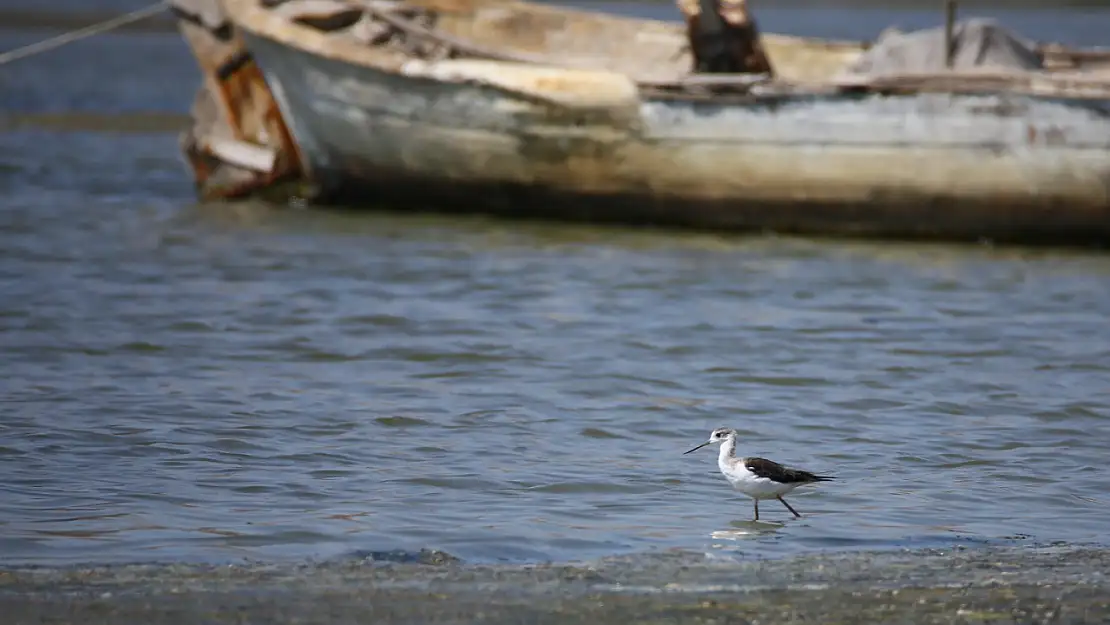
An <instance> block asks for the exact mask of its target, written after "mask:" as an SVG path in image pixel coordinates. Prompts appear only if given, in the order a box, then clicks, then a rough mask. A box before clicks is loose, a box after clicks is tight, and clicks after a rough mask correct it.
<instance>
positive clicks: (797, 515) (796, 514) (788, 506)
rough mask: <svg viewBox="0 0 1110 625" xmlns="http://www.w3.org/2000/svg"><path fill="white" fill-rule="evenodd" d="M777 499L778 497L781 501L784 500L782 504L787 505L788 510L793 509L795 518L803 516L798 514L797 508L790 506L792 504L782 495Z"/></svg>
mask: <svg viewBox="0 0 1110 625" xmlns="http://www.w3.org/2000/svg"><path fill="white" fill-rule="evenodd" d="M777 499H778V500H779V501H781V502H782V505H784V506H786V509H787V510H789V511H791V512H793V513H794V518H801V516H802V515H800V514H798V511H797V510H795V509H794V508H792V507H791V506H790V504H788V503H786V500H785V499H783V498H782V497H778V498H777Z"/></svg>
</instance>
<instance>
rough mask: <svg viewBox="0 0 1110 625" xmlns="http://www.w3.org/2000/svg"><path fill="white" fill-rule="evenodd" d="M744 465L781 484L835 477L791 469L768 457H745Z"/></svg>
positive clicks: (823, 480)
mask: <svg viewBox="0 0 1110 625" xmlns="http://www.w3.org/2000/svg"><path fill="white" fill-rule="evenodd" d="M744 467H745V468H747V469H748V470H749V471H751V472H752V473H754V474H756V475H758V476H759V477H765V478H767V479H769V480H771V481H774V482H778V483H779V484H809V483H811V482H825V481H828V480H831V479H834V478H832V477H830V476H827V475H817V474H815V473H810V472H809V471H802V470H801V469H791V468H790V467H784V466H782V465H781V464H779V463H777V462H775V461H773V460H768V459H766V458H744Z"/></svg>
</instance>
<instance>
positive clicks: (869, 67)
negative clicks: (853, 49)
mask: <svg viewBox="0 0 1110 625" xmlns="http://www.w3.org/2000/svg"><path fill="white" fill-rule="evenodd" d="M952 39H953V42H952V46H953V48H954V49H955V54H954V55H953V63H952V68H953V69H957V70H969V69H988V68H989V69H1000V70H1038V69H1040V68H1041V67H1042V61H1041V57H1040V55H1039V54H1037V51H1036V49H1035V47H1034V45H1033V44H1032V43H1030V42H1028V41H1026V40H1025V39H1023V38H1022V37H1020V36H1018V35H1017V34H1015V33H1013V32H1012V31H1009V30H1007V29H1005V28H1003V27H1002V26H999V25H998V23H997V22H995V21H994V20H990V19H970V20H966V21H962V22H959V23H957V24H956V25H955V27H954V29H953V32H952ZM944 69H945V54H944V27H939V28H929V29H926V30H918V31H913V32H909V33H904V32H901V31H898V30H896V29H888V30H886V31H883V33H882V34H881V35H879V38H878V39H877V40H876V41H875V43H874V45H872V47H871V48H870V49H869V50H867V51H866V52H864V53H863V54H862V55H861V56H860V57H859V59H858V60H856V62H855V63H853V64H852V65H851V66H850V67H848V68H847V70H846V71H847V73H849V74H854V75H860V74H865V75H883V74H896V73H916V72H936V71H941V70H944Z"/></svg>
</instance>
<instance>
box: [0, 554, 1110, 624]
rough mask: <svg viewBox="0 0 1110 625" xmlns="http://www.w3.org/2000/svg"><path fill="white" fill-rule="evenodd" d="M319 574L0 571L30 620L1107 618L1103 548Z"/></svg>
mask: <svg viewBox="0 0 1110 625" xmlns="http://www.w3.org/2000/svg"><path fill="white" fill-rule="evenodd" d="M416 560H417V561H416V562H404V563H397V562H382V561H381V560H380V559H375V558H373V557H369V558H357V559H348V560H343V561H336V562H323V563H313V564H247V565H233V566H228V565H224V566H198V565H177V564H164V565H127V566H111V567H72V568H7V569H3V570H0V614H4V615H5V618H4V622H5V623H8V624H10V625H17V624H20V625H21V624H25V623H84V624H89V625H92V624H107V623H112V624H115V623H120V624H123V623H145V624H149V625H162V624H165V625H169V624H177V623H214V624H222V623H243V622H266V623H301V624H316V623H375V624H378V623H462V622H477V621H481V622H484V623H525V622H528V623H536V622H544V623H572V622H573V623H578V622H590V623H628V622H638V623H663V622H668V623H670V622H678V621H681V622H689V623H824V624H828V625H831V624H835V623H861V622H883V623H983V622H995V621H999V622H1019V623H1105V622H1110V583H1108V580H1107V578H1106V572H1107V571H1110V550H1103V549H1080V548H1069V547H1048V548H1005V549H1002V548H982V549H980V548H975V549H970V548H969V549H955V550H944V551H940V550H928V551H904V552H881V553H854V554H843V555H824V556H807V557H799V558H793V559H788V560H775V561H767V560H763V561H739V562H737V561H722V560H716V559H707V558H706V557H704V556H701V555H698V554H691V553H665V554H655V555H649V556H639V557H627V558H612V559H606V560H602V561H598V562H594V563H590V564H582V565H533V566H508V565H506V566H492V565H467V564H463V563H459V562H457V561H454V560H453V559H452V558H450V557H449V556H447V555H445V554H438V553H434V552H431V553H425V554H422V555H420V556H419V557H418V558H416Z"/></svg>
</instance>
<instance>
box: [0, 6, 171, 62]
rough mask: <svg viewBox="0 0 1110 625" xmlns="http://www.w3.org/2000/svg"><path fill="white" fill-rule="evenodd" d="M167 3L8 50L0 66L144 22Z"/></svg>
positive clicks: (164, 7) (2, 57)
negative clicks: (121, 27)
mask: <svg viewBox="0 0 1110 625" xmlns="http://www.w3.org/2000/svg"><path fill="white" fill-rule="evenodd" d="M169 3H170V0H161V1H160V2H157V3H155V4H152V5H150V6H148V7H144V8H141V9H138V10H136V11H132V12H130V13H124V14H123V15H119V16H117V17H113V18H112V19H110V20H105V21H103V22H97V23H96V24H92V25H89V26H86V27H84V28H80V29H78V30H73V31H70V32H68V33H62V34H61V35H58V36H57V37H51V38H50V39H45V40H43V41H39V42H37V43H32V44H30V45H26V46H23V47H22V48H16V49H15V50H9V51H7V52H4V53H3V54H0V65H4V64H7V63H11V62H12V61H17V60H19V59H22V58H26V57H29V56H34V55H36V54H41V53H43V52H48V51H50V50H53V49H54V48H60V47H62V46H64V45H66V44H67V43H73V42H74V41H79V40H81V39H85V38H86V37H92V36H93V35H99V34H101V33H106V32H108V31H110V30H114V29H116V28H119V27H120V26H126V25H127V24H130V23H132V22H138V21H140V20H145V19H146V18H148V17H151V16H154V15H156V14H158V13H159V12H161V11H163V10H165V9H166V7H167V6H169Z"/></svg>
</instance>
